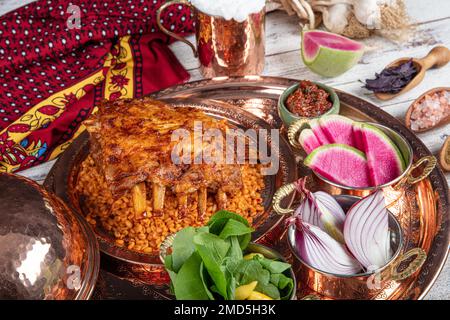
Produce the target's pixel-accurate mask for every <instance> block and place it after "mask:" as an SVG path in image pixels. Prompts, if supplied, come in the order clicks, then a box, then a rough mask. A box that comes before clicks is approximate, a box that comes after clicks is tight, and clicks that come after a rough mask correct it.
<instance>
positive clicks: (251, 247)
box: [159, 234, 297, 300]
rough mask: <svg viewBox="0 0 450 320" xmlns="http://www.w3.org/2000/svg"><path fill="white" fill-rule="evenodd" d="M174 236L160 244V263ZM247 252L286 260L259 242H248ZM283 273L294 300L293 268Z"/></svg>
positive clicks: (168, 237) (167, 252)
mask: <svg viewBox="0 0 450 320" xmlns="http://www.w3.org/2000/svg"><path fill="white" fill-rule="evenodd" d="M174 238H175V235H174V234H171V235H169V236H167V237H166V239H165V240H164V241H163V242H162V243H161V245H160V248H159V258H160V259H161V263H162V264H164V260H165V258H166V256H167V255H169V254H170V253H171V251H172V243H173V239H174ZM248 253H260V254H262V255H263V256H264V257H266V258H268V259H273V260H279V261H282V262H287V261H286V259H285V258H284V257H283V256H282V255H281V254H280V253H278V252H277V251H276V250H274V249H272V248H269V247H266V246H264V245H262V244H259V243H254V242H250V243H249V244H248V246H247V248H246V249H245V252H244V254H248ZM284 273H285V275H286V276H289V277H290V278H291V279H292V280H293V281H294V288H293V290H292V294H291V297H290V298H289V300H296V292H297V280H296V278H295V273H294V268H293V267H291V268H290V269H289V270H286V271H285V272H284Z"/></svg>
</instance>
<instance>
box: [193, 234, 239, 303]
mask: <svg viewBox="0 0 450 320" xmlns="http://www.w3.org/2000/svg"><path fill="white" fill-rule="evenodd" d="M194 244H195V248H196V250H197V252H198V254H199V255H200V257H201V259H202V260H203V263H204V265H205V268H206V270H208V274H209V275H210V277H211V278H212V280H213V281H214V284H215V287H216V288H217V292H218V293H219V294H220V295H221V296H222V297H224V298H225V299H227V296H228V294H227V279H226V276H225V266H223V265H222V263H223V261H224V259H225V257H226V255H227V252H228V250H229V248H230V243H229V242H227V241H225V240H223V239H221V238H219V237H218V236H216V235H214V234H211V233H199V234H197V235H195V236H194Z"/></svg>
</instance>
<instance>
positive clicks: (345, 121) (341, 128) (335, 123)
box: [319, 115, 357, 148]
mask: <svg viewBox="0 0 450 320" xmlns="http://www.w3.org/2000/svg"><path fill="white" fill-rule="evenodd" d="M319 124H320V128H321V129H322V132H323V133H324V134H325V136H326V137H327V139H328V141H330V143H340V144H346V145H348V146H351V147H355V148H356V147H357V146H356V141H355V136H354V133H353V120H351V119H349V118H347V117H343V116H339V115H328V116H322V117H321V118H320V119H319Z"/></svg>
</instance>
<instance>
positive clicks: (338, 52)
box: [302, 30, 364, 77]
mask: <svg viewBox="0 0 450 320" xmlns="http://www.w3.org/2000/svg"><path fill="white" fill-rule="evenodd" d="M363 53H364V47H363V45H362V44H361V43H359V42H356V41H354V40H351V39H349V38H346V37H344V36H341V35H337V34H335V33H330V32H325V31H318V30H311V31H304V32H302V59H303V62H304V63H305V65H306V66H307V67H309V68H310V69H311V71H313V72H315V73H317V74H319V75H321V76H324V77H336V76H338V75H340V74H342V73H344V72H346V71H347V70H349V69H350V68H351V67H353V66H354V65H355V64H356V63H358V61H359V59H361V56H362V55H363Z"/></svg>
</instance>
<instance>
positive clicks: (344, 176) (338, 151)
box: [304, 144, 371, 188]
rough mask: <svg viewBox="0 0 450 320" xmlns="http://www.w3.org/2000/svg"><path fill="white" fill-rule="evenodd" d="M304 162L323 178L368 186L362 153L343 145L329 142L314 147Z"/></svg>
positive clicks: (360, 186)
mask: <svg viewBox="0 0 450 320" xmlns="http://www.w3.org/2000/svg"><path fill="white" fill-rule="evenodd" d="M304 164H305V165H306V166H308V167H310V168H311V169H312V170H314V171H315V172H316V173H318V174H320V175H321V176H323V177H324V178H326V179H328V180H330V181H333V182H335V183H338V184H340V185H345V186H348V187H359V188H362V187H370V185H371V184H370V178H369V168H368V166H367V160H366V156H365V155H364V153H362V152H361V151H359V150H357V149H355V148H353V147H350V146H347V145H344V144H329V145H325V146H321V147H319V148H317V149H315V150H314V151H313V152H311V154H309V155H308V156H307V157H306V159H305V161H304Z"/></svg>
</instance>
